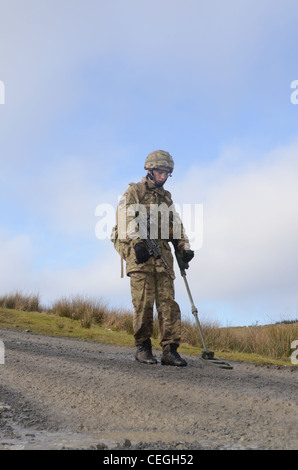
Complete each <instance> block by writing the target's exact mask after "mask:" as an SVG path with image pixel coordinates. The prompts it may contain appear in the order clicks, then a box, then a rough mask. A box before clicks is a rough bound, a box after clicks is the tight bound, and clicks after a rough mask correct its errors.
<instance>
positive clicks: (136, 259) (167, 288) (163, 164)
mask: <svg viewBox="0 0 298 470" xmlns="http://www.w3.org/2000/svg"><path fill="white" fill-rule="evenodd" d="M144 168H145V170H147V175H146V177H144V178H143V179H142V181H141V182H139V183H136V184H135V183H130V187H129V188H128V190H127V191H126V192H125V193H124V195H123V197H122V198H121V199H120V201H119V203H118V211H117V226H118V234H119V240H118V242H119V245H118V251H119V252H120V254H121V262H123V261H122V260H123V259H125V261H126V274H127V276H129V277H130V286H131V296H132V303H133V307H134V318H133V327H134V338H135V345H136V347H137V352H136V355H135V358H136V360H137V361H139V362H142V363H146V364H156V363H157V360H156V358H155V357H154V356H153V354H152V345H151V339H150V338H151V336H152V330H153V307H154V302H155V304H156V309H157V312H158V322H159V329H160V344H161V346H162V358H161V363H162V364H163V365H172V366H186V365H187V362H186V361H185V360H184V359H182V358H181V357H180V355H179V353H178V352H177V348H178V346H179V344H180V338H181V312H180V308H179V305H178V304H177V302H176V301H175V299H174V279H175V274H174V269H173V256H172V253H171V248H170V246H169V241H170V242H172V244H173V245H174V248H175V251H176V253H177V256H179V257H180V259H181V260H182V262H184V263H188V262H189V261H190V260H191V259H192V258H193V256H194V252H193V251H192V250H190V247H189V241H188V238H187V236H186V235H185V233H184V229H183V226H182V223H181V220H180V219H178V215H177V213H176V212H175V210H174V206H173V201H172V198H171V194H170V192H169V191H166V190H165V189H164V187H163V186H164V184H165V182H166V180H167V178H168V177H169V176H171V174H172V172H173V169H174V162H173V159H172V157H171V155H170V154H169V153H168V152H165V151H163V150H156V151H154V152H151V153H150V154H149V155H148V157H147V159H146V162H145V167H144ZM164 204H166V206H165V205H164ZM144 207H145V208H146V211H148V212H149V211H150V209H151V208H152V207H167V208H171V209H173V210H171V211H170V212H169V217H168V227H165V229H167V228H168V231H167V230H165V233H167V235H166V238H164V236H163V237H162V236H161V233H162V227H161V223H162V220H161V219H162V217H161V215H160V214H158V219H156V220H157V231H158V240H157V242H158V245H159V252H160V254H161V255H162V258H159V259H156V258H155V257H153V256H150V254H149V252H148V249H147V246H146V244H145V243H144V241H143V239H144V238H145V237H144V236H142V237H141V235H142V234H141V233H140V230H139V231H135V230H134V228H132V226H131V222H132V221H134V220H135V221H136V218H135V216H136V214H139V213H140V212H139V211H140V209H141V208H144ZM129 208H134V209H139V211H136V210H133V211H131V209H129ZM121 214H122V215H123V214H124V215H125V219H124V220H125V229H126V232H125V236H123V235H122V236H121V235H120V233H119V228H120V227H119V225H120V218H121ZM121 220H123V218H122V219H121ZM175 221H176V222H180V227H179V228H180V229H181V231H180V232H181V233H180V236H179V238H177V236H174V235H175V233H174V232H175V227H174V223H175ZM117 226H116V228H117ZM133 227H135V224H134V225H133ZM176 228H177V227H176ZM119 246H120V249H119ZM122 269H123V268H122ZM122 275H123V274H122Z"/></svg>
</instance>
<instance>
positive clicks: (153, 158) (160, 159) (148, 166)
mask: <svg viewBox="0 0 298 470" xmlns="http://www.w3.org/2000/svg"><path fill="white" fill-rule="evenodd" d="M162 166H164V167H167V168H170V170H171V172H172V171H173V170H174V160H173V158H172V157H171V155H170V154H169V152H166V151H165V150H154V152H151V153H149V155H148V157H147V158H146V161H145V166H144V168H145V170H153V169H154V168H160V167H162Z"/></svg>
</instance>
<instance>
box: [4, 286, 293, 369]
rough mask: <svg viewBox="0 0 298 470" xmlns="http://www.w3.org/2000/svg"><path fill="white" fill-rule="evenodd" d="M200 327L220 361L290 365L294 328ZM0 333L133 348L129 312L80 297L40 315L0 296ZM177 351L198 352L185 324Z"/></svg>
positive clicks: (194, 333) (27, 303)
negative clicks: (11, 331) (10, 331)
mask: <svg viewBox="0 0 298 470" xmlns="http://www.w3.org/2000/svg"><path fill="white" fill-rule="evenodd" d="M202 327H203V331H204V336H205V339H206V342H207V345H208V348H209V349H210V350H213V351H215V354H216V355H217V356H219V357H221V358H223V359H227V360H236V361H248V362H252V363H258V364H276V365H283V366H284V365H286V366H292V365H293V364H292V363H291V360H290V356H291V353H292V350H291V343H292V341H294V340H297V339H298V322H296V323H295V322H290V323H281V324H274V325H265V326H250V327H238V328H235V327H227V328H221V327H219V326H218V325H215V324H203V325H202ZM0 328H11V329H16V330H22V331H27V332H28V333H29V332H31V333H38V334H43V335H53V336H64V337H73V338H79V339H86V340H91V341H97V342H102V343H111V344H118V345H120V346H134V338H133V315H132V312H131V311H124V310H113V309H109V308H108V307H107V305H106V304H105V303H104V302H102V301H101V300H94V299H89V298H82V297H80V296H76V297H72V298H70V299H67V298H62V299H60V300H58V301H56V302H54V303H53V305H52V307H51V308H50V309H43V308H42V307H41V306H40V303H39V299H38V296H35V295H29V296H28V295H27V296H24V295H22V294H20V293H18V292H17V293H15V294H9V295H6V296H2V297H0ZM0 339H1V338H0ZM152 343H153V347H154V348H156V349H159V348H160V346H159V341H158V320H157V318H155V319H154V332H153V338H152ZM179 351H180V352H181V353H187V354H197V355H200V353H201V351H202V343H201V338H200V335H199V332H198V330H197V328H196V326H195V324H194V323H192V322H190V321H189V322H183V323H182V344H181V346H180V349H179Z"/></svg>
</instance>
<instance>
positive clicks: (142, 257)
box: [134, 242, 150, 264]
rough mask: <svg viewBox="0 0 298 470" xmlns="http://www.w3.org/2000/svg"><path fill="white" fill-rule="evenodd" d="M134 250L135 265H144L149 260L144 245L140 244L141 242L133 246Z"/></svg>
mask: <svg viewBox="0 0 298 470" xmlns="http://www.w3.org/2000/svg"><path fill="white" fill-rule="evenodd" d="M134 250H135V253H136V258H137V264H139V263H145V262H146V261H148V259H149V258H150V255H149V252H148V250H147V248H146V246H145V245H144V243H142V242H140V243H137V244H136V245H135V246H134Z"/></svg>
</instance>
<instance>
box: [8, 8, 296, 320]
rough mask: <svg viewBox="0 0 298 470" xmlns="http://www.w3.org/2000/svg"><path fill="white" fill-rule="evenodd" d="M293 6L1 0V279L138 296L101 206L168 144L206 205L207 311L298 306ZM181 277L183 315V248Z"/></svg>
mask: <svg viewBox="0 0 298 470" xmlns="http://www.w3.org/2000/svg"><path fill="white" fill-rule="evenodd" d="M297 20H298V4H297V2H296V1H295V0H286V1H284V2H280V1H277V0H270V1H269V0H261V1H260V0H258V1H256V0H250V1H246V0H208V1H207V0H206V1H205V0H183V1H182V0H158V1H157V0H151V1H150V2H145V1H143V0H109V1H104V0H84V1H82V0H72V1H70V0H59V1H57V0H43V1H40V0H38V1H37V0H26V1H24V0H9V1H8V0H0V210H1V218H0V295H4V294H6V293H9V292H15V291H16V290H19V291H22V292H23V293H38V294H39V296H40V299H41V303H43V304H44V305H47V306H50V305H51V304H52V303H53V302H54V301H56V300H58V299H59V298H61V297H68V296H73V295H84V296H88V297H92V298H101V299H103V300H104V301H105V303H107V304H108V305H109V306H110V307H111V308H114V307H115V308H118V307H123V308H125V309H132V304H131V297H130V286H129V278H127V277H124V278H123V279H121V278H120V259H119V255H118V254H117V252H116V251H115V250H114V248H113V245H112V243H111V241H110V240H109V239H108V237H105V238H103V239H99V238H98V237H97V236H96V226H97V223H98V222H99V220H100V217H99V216H98V212H97V208H98V207H99V206H101V205H102V204H107V205H109V206H112V207H115V208H116V205H117V202H118V199H119V197H120V196H121V195H122V194H123V193H124V191H125V190H126V189H127V187H128V184H129V183H130V182H133V181H134V182H137V181H140V180H141V178H142V177H143V176H144V175H145V171H144V162H145V159H146V157H147V155H148V154H149V153H150V152H151V151H153V150H156V149H163V150H166V151H168V152H170V153H171V155H172V156H173V159H174V161H175V170H174V173H173V177H172V178H170V179H169V180H168V181H167V183H166V186H165V187H166V189H168V190H169V191H170V192H171V194H172V197H173V200H174V202H175V203H176V204H177V205H180V206H183V204H188V205H192V206H194V205H199V206H200V208H201V209H202V217H201V218H200V222H201V224H200V226H199V227H196V230H199V231H200V234H199V236H200V237H201V238H202V243H201V244H200V246H195V257H194V259H193V261H192V262H191V263H190V268H189V270H188V271H187V279H188V282H189V285H190V288H191V291H192V295H193V298H194V302H195V304H196V306H197V308H198V311H199V318H200V319H201V320H202V321H206V322H217V323H219V324H220V325H222V326H244V325H251V324H266V323H272V322H276V321H282V320H288V319H296V318H298V289H297V287H298V286H297V280H298V250H297V239H298V206H297V201H298V185H297V175H298V62H297V43H298V29H297ZM182 216H183V214H182ZM197 235H198V234H197ZM175 289H176V300H177V302H178V303H179V305H180V307H181V311H182V318H185V319H189V318H191V309H190V304H189V301H188V297H187V293H186V290H185V286H184V284H183V280H182V278H181V276H180V273H179V270H178V269H177V266H176V280H175Z"/></svg>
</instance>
